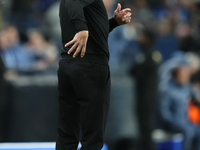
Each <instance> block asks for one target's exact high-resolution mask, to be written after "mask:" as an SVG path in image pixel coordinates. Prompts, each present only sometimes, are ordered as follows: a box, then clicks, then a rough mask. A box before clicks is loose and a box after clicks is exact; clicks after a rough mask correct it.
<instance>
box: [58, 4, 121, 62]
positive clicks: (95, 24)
mask: <svg viewBox="0 0 200 150" xmlns="http://www.w3.org/2000/svg"><path fill="white" fill-rule="evenodd" d="M59 15H60V24H61V31H62V45H63V52H62V54H61V55H66V53H67V51H68V50H69V49H70V47H67V48H65V47H64V45H65V44H66V43H67V42H69V41H71V40H72V39H73V37H74V35H75V34H76V33H77V32H79V31H83V30H87V31H89V37H88V41H87V47H86V54H85V56H84V58H85V57H86V58H85V59H89V60H90V58H88V57H99V58H101V57H104V59H105V57H106V58H107V59H108V58H109V51H108V42H107V40H108V34H109V32H110V31H112V30H113V29H114V28H115V27H117V26H118V24H117V22H116V21H115V20H114V19H113V18H112V19H110V20H108V15H107V11H106V8H105V6H104V3H103V1H102V0H61V3H60V12H59ZM87 55H88V56H87ZM84 58H83V59H84ZM92 61H95V60H94V59H93V60H92Z"/></svg>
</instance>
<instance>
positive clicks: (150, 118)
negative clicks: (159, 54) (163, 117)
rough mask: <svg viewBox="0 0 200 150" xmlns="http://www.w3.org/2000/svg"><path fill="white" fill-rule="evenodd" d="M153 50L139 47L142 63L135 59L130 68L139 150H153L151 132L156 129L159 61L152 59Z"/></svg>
mask: <svg viewBox="0 0 200 150" xmlns="http://www.w3.org/2000/svg"><path fill="white" fill-rule="evenodd" d="M155 52H156V51H155V50H154V48H151V47H149V48H147V47H145V46H141V53H139V54H138V56H143V57H144V61H143V62H141V60H139V59H137V57H138V56H136V59H135V61H134V65H133V66H132V67H131V75H132V77H133V78H134V79H135V81H136V95H137V97H136V98H137V102H136V105H137V109H136V112H137V118H138V124H139V131H140V144H139V149H141V150H147V149H148V150H154V149H155V145H154V143H153V140H152V136H151V135H152V131H153V130H154V129H155V128H156V110H157V104H158V99H159V94H158V79H159V78H158V73H157V70H158V66H159V61H155V60H154V59H153V55H154V54H155Z"/></svg>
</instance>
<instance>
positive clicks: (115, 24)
mask: <svg viewBox="0 0 200 150" xmlns="http://www.w3.org/2000/svg"><path fill="white" fill-rule="evenodd" d="M109 25H110V27H111V28H112V29H114V28H115V27H117V26H119V24H118V23H117V21H115V19H114V18H111V19H109Z"/></svg>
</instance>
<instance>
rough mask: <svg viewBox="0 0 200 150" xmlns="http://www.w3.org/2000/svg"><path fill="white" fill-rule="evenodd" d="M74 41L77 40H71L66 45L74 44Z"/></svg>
mask: <svg viewBox="0 0 200 150" xmlns="http://www.w3.org/2000/svg"><path fill="white" fill-rule="evenodd" d="M74 42H75V41H74V40H71V41H69V42H68V43H66V44H65V47H67V46H70V45H72V44H73V43H74Z"/></svg>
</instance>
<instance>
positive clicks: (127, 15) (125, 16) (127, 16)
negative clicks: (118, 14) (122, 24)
mask: <svg viewBox="0 0 200 150" xmlns="http://www.w3.org/2000/svg"><path fill="white" fill-rule="evenodd" d="M131 16H132V13H128V14H126V15H124V17H123V18H129V17H131Z"/></svg>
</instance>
